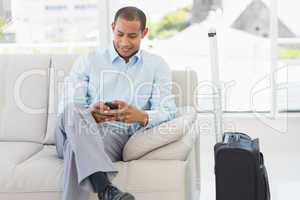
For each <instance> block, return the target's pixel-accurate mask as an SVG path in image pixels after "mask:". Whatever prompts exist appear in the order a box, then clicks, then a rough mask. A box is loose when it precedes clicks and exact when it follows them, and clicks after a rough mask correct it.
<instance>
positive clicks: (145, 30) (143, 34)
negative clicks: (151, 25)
mask: <svg viewBox="0 0 300 200" xmlns="http://www.w3.org/2000/svg"><path fill="white" fill-rule="evenodd" d="M148 31H149V29H148V27H146V28H145V29H144V31H143V32H142V38H144V37H145V36H146V35H147V33H148Z"/></svg>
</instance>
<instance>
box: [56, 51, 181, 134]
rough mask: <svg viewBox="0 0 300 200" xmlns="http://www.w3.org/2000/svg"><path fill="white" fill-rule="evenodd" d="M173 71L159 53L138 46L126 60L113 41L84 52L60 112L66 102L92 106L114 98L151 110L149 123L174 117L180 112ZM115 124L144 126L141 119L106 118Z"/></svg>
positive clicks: (149, 124) (75, 69) (60, 105)
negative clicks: (101, 47) (89, 51)
mask: <svg viewBox="0 0 300 200" xmlns="http://www.w3.org/2000/svg"><path fill="white" fill-rule="evenodd" d="M171 80H172V79H171V71H170V68H169V67H168V65H167V64H166V62H165V61H164V60H163V59H162V58H161V57H159V56H157V55H154V54H151V53H148V52H146V51H144V50H139V51H138V52H137V53H136V54H135V55H134V56H132V57H131V58H130V59H129V61H128V62H127V63H126V62H125V60H124V59H123V58H121V57H120V56H119V55H118V53H117V52H116V50H115V48H114V47H113V46H112V45H111V47H110V48H108V49H98V50H96V51H95V52H93V53H89V54H87V55H84V56H81V57H79V58H78V59H77V61H76V62H75V63H74V65H73V68H72V69H71V72H70V74H69V76H68V77H67V78H66V79H65V83H64V87H65V88H64V94H65V95H63V96H64V97H63V99H62V100H61V101H60V104H59V113H61V112H62V111H63V109H64V107H65V105H66V104H69V103H76V104H81V105H83V106H86V107H88V106H90V105H92V104H93V103H95V102H98V101H104V102H105V101H112V100H115V99H118V100H123V101H126V102H127V103H128V104H130V105H132V106H135V107H137V108H139V109H142V110H144V111H145V112H147V113H148V116H149V120H148V123H147V125H146V127H143V128H150V127H153V126H156V125H158V124H160V123H162V122H165V121H168V120H171V119H172V118H174V117H175V114H176V112H177V109H176V105H175V101H174V95H172V92H171V90H172V84H171ZM105 123H110V124H112V125H115V126H121V127H124V126H127V127H128V126H132V127H133V129H134V131H136V130H138V129H140V128H141V125H139V124H138V123H134V124H125V123H123V122H115V121H114V122H105Z"/></svg>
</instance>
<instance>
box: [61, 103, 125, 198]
mask: <svg viewBox="0 0 300 200" xmlns="http://www.w3.org/2000/svg"><path fill="white" fill-rule="evenodd" d="M128 139H129V133H128V129H126V128H118V127H114V126H111V125H110V124H108V123H99V124H97V123H96V121H95V120H94V118H93V116H92V115H91V114H90V113H89V112H88V111H87V110H86V109H85V108H83V107H81V106H79V105H74V104H72V105H69V106H67V107H66V109H65V111H64V112H63V113H62V114H61V115H60V116H59V119H58V123H57V128H56V150H57V154H58V157H59V158H60V159H63V160H64V181H63V194H62V200H87V199H88V197H89V193H90V192H95V191H94V188H93V187H92V184H91V182H90V179H89V178H88V177H89V176H90V175H91V174H93V173H95V172H98V171H101V172H107V174H108V177H109V178H110V179H112V178H113V177H114V176H115V175H116V173H117V169H116V168H115V166H114V164H113V162H115V161H120V160H122V150H123V147H124V145H125V144H126V142H127V141H128Z"/></svg>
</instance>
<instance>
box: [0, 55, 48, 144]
mask: <svg viewBox="0 0 300 200" xmlns="http://www.w3.org/2000/svg"><path fill="white" fill-rule="evenodd" d="M0 60H1V62H2V64H1V67H0V68H1V69H0V71H1V74H0V76H1V77H0V85H1V87H0V90H1V91H0V94H1V97H2V98H1V99H0V109H1V110H0V141H32V142H42V141H43V139H44V137H45V133H46V123H47V121H46V120H47V100H48V85H47V84H48V74H47V72H48V65H49V63H48V62H49V59H48V58H47V56H40V55H39V56H29V55H28V56H25V55H24V56H21V55H5V56H0Z"/></svg>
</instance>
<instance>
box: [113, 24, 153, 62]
mask: <svg viewBox="0 0 300 200" xmlns="http://www.w3.org/2000/svg"><path fill="white" fill-rule="evenodd" d="M140 26H141V23H140V21H138V20H133V21H127V20H126V19H122V18H119V19H118V20H117V22H116V23H113V24H112V31H113V33H114V45H115V48H116V50H117V51H118V53H119V55H120V56H121V57H123V58H124V59H125V60H128V59H129V57H130V56H132V55H133V53H135V52H136V51H138V50H139V48H140V44H141V40H142V39H143V38H144V37H145V35H146V34H147V32H148V29H147V28H145V30H144V31H142V30H141V27H140Z"/></svg>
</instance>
